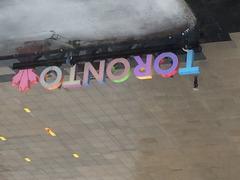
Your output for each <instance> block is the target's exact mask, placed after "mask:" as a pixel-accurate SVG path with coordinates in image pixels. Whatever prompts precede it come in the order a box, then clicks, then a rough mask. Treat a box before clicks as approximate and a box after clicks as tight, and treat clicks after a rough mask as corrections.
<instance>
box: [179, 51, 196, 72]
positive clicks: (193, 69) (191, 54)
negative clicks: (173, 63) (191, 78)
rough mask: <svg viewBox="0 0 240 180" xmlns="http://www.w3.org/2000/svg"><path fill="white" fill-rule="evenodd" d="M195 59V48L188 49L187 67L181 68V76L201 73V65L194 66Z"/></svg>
mask: <svg viewBox="0 0 240 180" xmlns="http://www.w3.org/2000/svg"><path fill="white" fill-rule="evenodd" d="M193 60H194V51H193V50H188V51H187V62H186V67H185V68H180V69H179V74H180V75H181V76H185V75H192V74H194V75H197V74H200V68H199V67H192V65H193Z"/></svg>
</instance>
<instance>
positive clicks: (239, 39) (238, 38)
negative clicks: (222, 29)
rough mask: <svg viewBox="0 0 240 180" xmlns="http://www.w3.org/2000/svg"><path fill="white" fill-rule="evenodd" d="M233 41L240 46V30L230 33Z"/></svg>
mask: <svg viewBox="0 0 240 180" xmlns="http://www.w3.org/2000/svg"><path fill="white" fill-rule="evenodd" d="M230 37H231V39H232V41H233V42H234V43H235V44H236V45H237V46H238V47H239V48H240V32H236V33H230Z"/></svg>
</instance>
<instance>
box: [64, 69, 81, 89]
mask: <svg viewBox="0 0 240 180" xmlns="http://www.w3.org/2000/svg"><path fill="white" fill-rule="evenodd" d="M76 67H77V65H76V64H75V65H74V66H73V67H71V69H70V74H69V81H66V82H64V83H63V84H62V86H63V88H65V89H73V88H80V87H82V86H81V80H76V69H77V68H76Z"/></svg>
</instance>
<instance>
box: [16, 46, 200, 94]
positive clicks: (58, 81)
mask: <svg viewBox="0 0 240 180" xmlns="http://www.w3.org/2000/svg"><path fill="white" fill-rule="evenodd" d="M134 59H135V61H136V63H137V65H136V66H135V68H133V74H134V75H135V76H136V78H137V79H140V80H148V79H152V74H153V70H154V71H155V72H156V73H157V74H158V75H160V76H161V77H163V78H170V77H173V76H174V75H176V74H177V73H179V75H181V76H185V75H197V74H200V68H199V67H197V66H196V67H194V66H193V61H194V51H193V50H188V51H187V59H186V67H184V68H179V64H180V63H179V59H178V57H177V55H176V54H174V53H171V52H166V53H162V54H160V55H159V56H157V57H156V58H155V60H154V61H153V55H151V54H149V55H147V56H146V59H145V61H144V60H143V59H142V58H141V57H140V56H135V57H134ZM166 59H168V60H170V62H171V63H170V67H168V68H163V67H162V65H163V64H164V61H165V60H166ZM117 64H121V66H122V67H123V68H120V69H116V65H117ZM21 72H22V71H21ZM77 72H78V71H77V65H74V66H73V67H71V68H70V75H69V80H68V81H63V73H62V70H61V69H60V68H59V67H57V66H51V67H47V68H46V69H44V70H43V71H42V73H41V75H40V78H39V81H40V84H41V85H42V86H43V87H44V88H45V89H48V90H55V89H57V88H59V87H63V88H65V89H73V88H81V87H82V86H89V84H90V83H91V82H90V80H91V78H90V77H91V76H93V77H94V78H95V79H96V80H97V82H99V83H101V84H103V83H104V82H105V80H106V78H108V79H109V80H111V81H112V82H113V83H123V82H124V81H126V80H128V79H129V77H130V76H131V74H132V70H131V67H130V63H129V61H128V60H127V59H125V58H117V59H114V60H112V61H110V62H109V63H108V64H107V63H106V61H104V60H102V61H100V62H99V67H98V69H95V68H94V67H93V65H92V64H91V63H90V62H86V63H85V64H84V73H83V77H82V79H81V78H80V79H78V80H77V79H76V74H77ZM50 74H53V75H54V77H55V79H54V80H52V81H50V82H49V77H48V76H49V75H50ZM18 76H19V75H16V77H18ZM18 79H19V78H18ZM13 80H14V81H16V78H13ZM23 89H24V88H23Z"/></svg>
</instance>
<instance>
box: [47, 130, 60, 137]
mask: <svg viewBox="0 0 240 180" xmlns="http://www.w3.org/2000/svg"><path fill="white" fill-rule="evenodd" d="M45 131H46V132H47V133H48V134H49V135H50V136H53V137H55V136H57V135H56V134H55V132H54V131H53V130H52V129H50V128H45Z"/></svg>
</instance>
